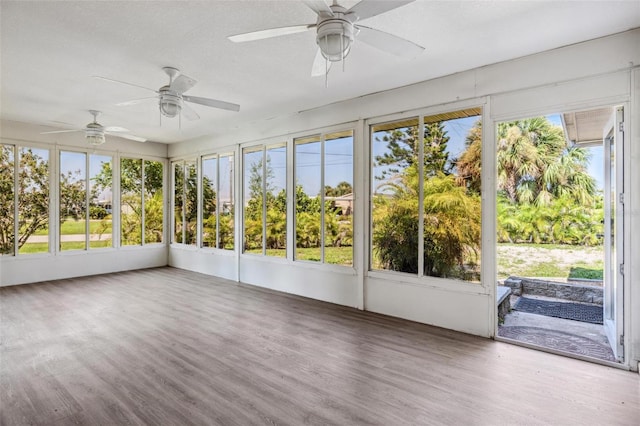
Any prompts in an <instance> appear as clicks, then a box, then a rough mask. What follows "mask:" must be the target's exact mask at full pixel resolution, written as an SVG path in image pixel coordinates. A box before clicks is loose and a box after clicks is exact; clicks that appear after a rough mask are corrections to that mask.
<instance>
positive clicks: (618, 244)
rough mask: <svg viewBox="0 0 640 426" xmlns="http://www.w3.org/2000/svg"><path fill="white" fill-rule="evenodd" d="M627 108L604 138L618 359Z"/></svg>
mask: <svg viewBox="0 0 640 426" xmlns="http://www.w3.org/2000/svg"><path fill="white" fill-rule="evenodd" d="M623 119H624V110H623V108H622V107H616V108H615V110H614V112H613V114H612V117H611V119H610V120H609V122H608V123H607V125H606V126H605V128H604V131H603V142H604V256H605V257H604V260H605V261H604V283H603V284H604V329H605V333H606V335H607V338H608V339H609V343H610V344H611V348H612V349H613V353H614V355H615V357H616V359H617V360H618V361H623V356H624V328H623V325H624V322H623V318H624V316H623V300H624V286H623V282H624V281H623V280H624V275H623V273H624V250H623V248H624V220H623V218H624V216H623V203H624V198H623V195H622V194H624V188H623V182H624V180H623V170H622V165H623V161H622V159H623V158H624V157H623V147H624V143H623V142H624V139H623V137H624V133H623V127H622V123H623Z"/></svg>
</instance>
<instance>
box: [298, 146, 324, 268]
mask: <svg viewBox="0 0 640 426" xmlns="http://www.w3.org/2000/svg"><path fill="white" fill-rule="evenodd" d="M294 142H295V164H296V176H295V178H296V180H295V181H296V250H295V258H296V259H297V260H312V261H318V262H319V261H321V260H322V253H321V250H322V239H321V232H320V229H321V219H320V218H321V216H320V215H321V194H322V191H321V185H322V183H321V171H322V168H321V167H322V151H321V150H322V142H321V138H320V135H317V136H310V137H305V138H299V139H296V140H295V141H294Z"/></svg>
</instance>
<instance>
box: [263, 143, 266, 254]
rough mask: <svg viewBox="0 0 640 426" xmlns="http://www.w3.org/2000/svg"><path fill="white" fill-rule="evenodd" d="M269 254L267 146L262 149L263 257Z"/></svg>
mask: <svg viewBox="0 0 640 426" xmlns="http://www.w3.org/2000/svg"><path fill="white" fill-rule="evenodd" d="M266 254H267V146H266V145H264V146H263V147H262V255H263V256H266Z"/></svg>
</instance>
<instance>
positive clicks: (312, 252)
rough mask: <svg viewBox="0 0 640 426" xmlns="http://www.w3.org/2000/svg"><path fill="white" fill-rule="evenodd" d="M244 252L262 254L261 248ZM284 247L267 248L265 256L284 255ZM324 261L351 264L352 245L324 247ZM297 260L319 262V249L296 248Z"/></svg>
mask: <svg viewBox="0 0 640 426" xmlns="http://www.w3.org/2000/svg"><path fill="white" fill-rule="evenodd" d="M245 253H252V254H262V250H256V249H253V250H246V252H245ZM286 253H287V251H286V250H285V249H267V253H266V255H267V256H272V257H286ZM324 255H325V259H324V261H325V263H330V264H332V265H345V266H351V265H353V247H325V252H324ZM296 259H297V260H308V261H315V262H320V249H319V248H317V247H310V248H296Z"/></svg>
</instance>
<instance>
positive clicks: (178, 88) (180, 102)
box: [93, 67, 240, 120]
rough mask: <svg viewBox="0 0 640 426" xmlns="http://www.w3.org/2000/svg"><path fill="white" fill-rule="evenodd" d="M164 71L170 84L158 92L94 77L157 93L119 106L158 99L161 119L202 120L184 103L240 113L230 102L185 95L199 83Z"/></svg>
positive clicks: (172, 70)
mask: <svg viewBox="0 0 640 426" xmlns="http://www.w3.org/2000/svg"><path fill="white" fill-rule="evenodd" d="M162 70H163V71H164V72H165V73H166V74H167V75H168V76H169V84H167V85H165V86H162V87H161V88H160V89H158V90H154V89H150V88H148V87H144V86H140V85H137V84H133V83H127V82H126V81H120V80H114V79H112V78H107V77H101V76H97V75H94V76H93V77H94V78H99V79H101V80H106V81H111V82H114V83H120V84H127V85H129V86H134V87H139V88H142V89H146V90H150V91H152V92H154V93H156V96H152V97H147V98H142V99H135V100H132V101H127V102H121V103H119V104H117V105H118V106H127V105H135V104H138V103H141V102H144V101H147V100H149V99H158V106H159V109H160V119H162V116H165V117H168V118H173V117H176V116H178V117H179V118H181V117H182V115H184V116H185V117H186V118H187V119H188V120H197V119H198V118H200V116H199V115H198V113H197V112H195V111H194V110H193V109H192V108H191V107H189V106H188V105H187V104H185V103H184V102H185V101H186V102H192V103H194V104H200V105H204V106H208V107H212V108H220V109H225V110H228V111H240V105H237V104H232V103H229V102H223V101H219V100H216V99H210V98H201V97H198V96H189V95H185V94H184V92H186V91H187V90H189V89H191V88H192V87H193V86H195V85H196V83H197V81H196V80H194V79H193V78H191V77H187V76H186V75H184V74H181V73H180V70H178V69H177V68H173V67H164V68H162Z"/></svg>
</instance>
